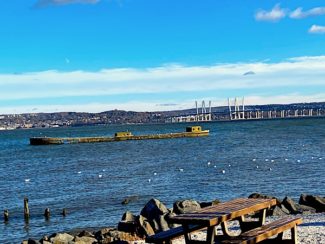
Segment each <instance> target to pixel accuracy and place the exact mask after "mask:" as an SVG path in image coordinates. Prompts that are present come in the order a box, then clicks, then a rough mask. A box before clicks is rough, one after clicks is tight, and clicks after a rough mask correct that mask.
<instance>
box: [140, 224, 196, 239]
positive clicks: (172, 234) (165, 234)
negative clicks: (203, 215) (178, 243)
mask: <svg viewBox="0 0 325 244" xmlns="http://www.w3.org/2000/svg"><path fill="white" fill-rule="evenodd" d="M200 229H202V226H199V225H190V226H189V228H188V230H186V231H185V230H184V228H183V227H182V226H179V227H176V228H172V229H169V230H166V231H162V232H159V233H157V234H155V235H152V236H148V237H147V238H146V243H171V240H172V239H175V238H177V237H180V236H183V235H184V234H185V233H188V232H189V231H190V232H192V231H197V230H200Z"/></svg>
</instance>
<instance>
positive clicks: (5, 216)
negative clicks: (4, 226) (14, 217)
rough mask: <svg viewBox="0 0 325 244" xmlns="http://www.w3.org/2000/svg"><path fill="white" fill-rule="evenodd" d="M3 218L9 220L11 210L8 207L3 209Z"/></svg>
mask: <svg viewBox="0 0 325 244" xmlns="http://www.w3.org/2000/svg"><path fill="white" fill-rule="evenodd" d="M3 218H4V220H5V222H8V221H9V211H8V209H6V210H4V211H3Z"/></svg>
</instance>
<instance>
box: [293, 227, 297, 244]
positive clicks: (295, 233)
mask: <svg viewBox="0 0 325 244" xmlns="http://www.w3.org/2000/svg"><path fill="white" fill-rule="evenodd" d="M291 240H292V243H294V244H296V243H298V237H297V226H295V227H293V228H292V229H291Z"/></svg>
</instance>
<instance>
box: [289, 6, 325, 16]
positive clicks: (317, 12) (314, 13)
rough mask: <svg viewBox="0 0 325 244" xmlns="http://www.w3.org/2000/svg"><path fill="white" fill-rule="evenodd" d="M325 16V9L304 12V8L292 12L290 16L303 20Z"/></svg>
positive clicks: (319, 8) (318, 8)
mask: <svg viewBox="0 0 325 244" xmlns="http://www.w3.org/2000/svg"><path fill="white" fill-rule="evenodd" d="M324 14H325V7H317V8H312V9H309V10H306V11H303V8H301V7H299V8H297V9H295V10H294V11H292V12H291V13H290V15H289V17H290V18H292V19H303V18H308V17H312V16H319V15H324Z"/></svg>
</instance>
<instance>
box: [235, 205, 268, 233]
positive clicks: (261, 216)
mask: <svg viewBox="0 0 325 244" xmlns="http://www.w3.org/2000/svg"><path fill="white" fill-rule="evenodd" d="M265 218H266V209H263V210H261V211H260V212H259V213H258V220H257V221H246V220H245V217H244V216H240V217H239V218H238V221H239V224H240V229H241V231H242V232H246V231H248V230H251V229H254V228H256V227H260V226H262V225H264V224H265Z"/></svg>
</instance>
